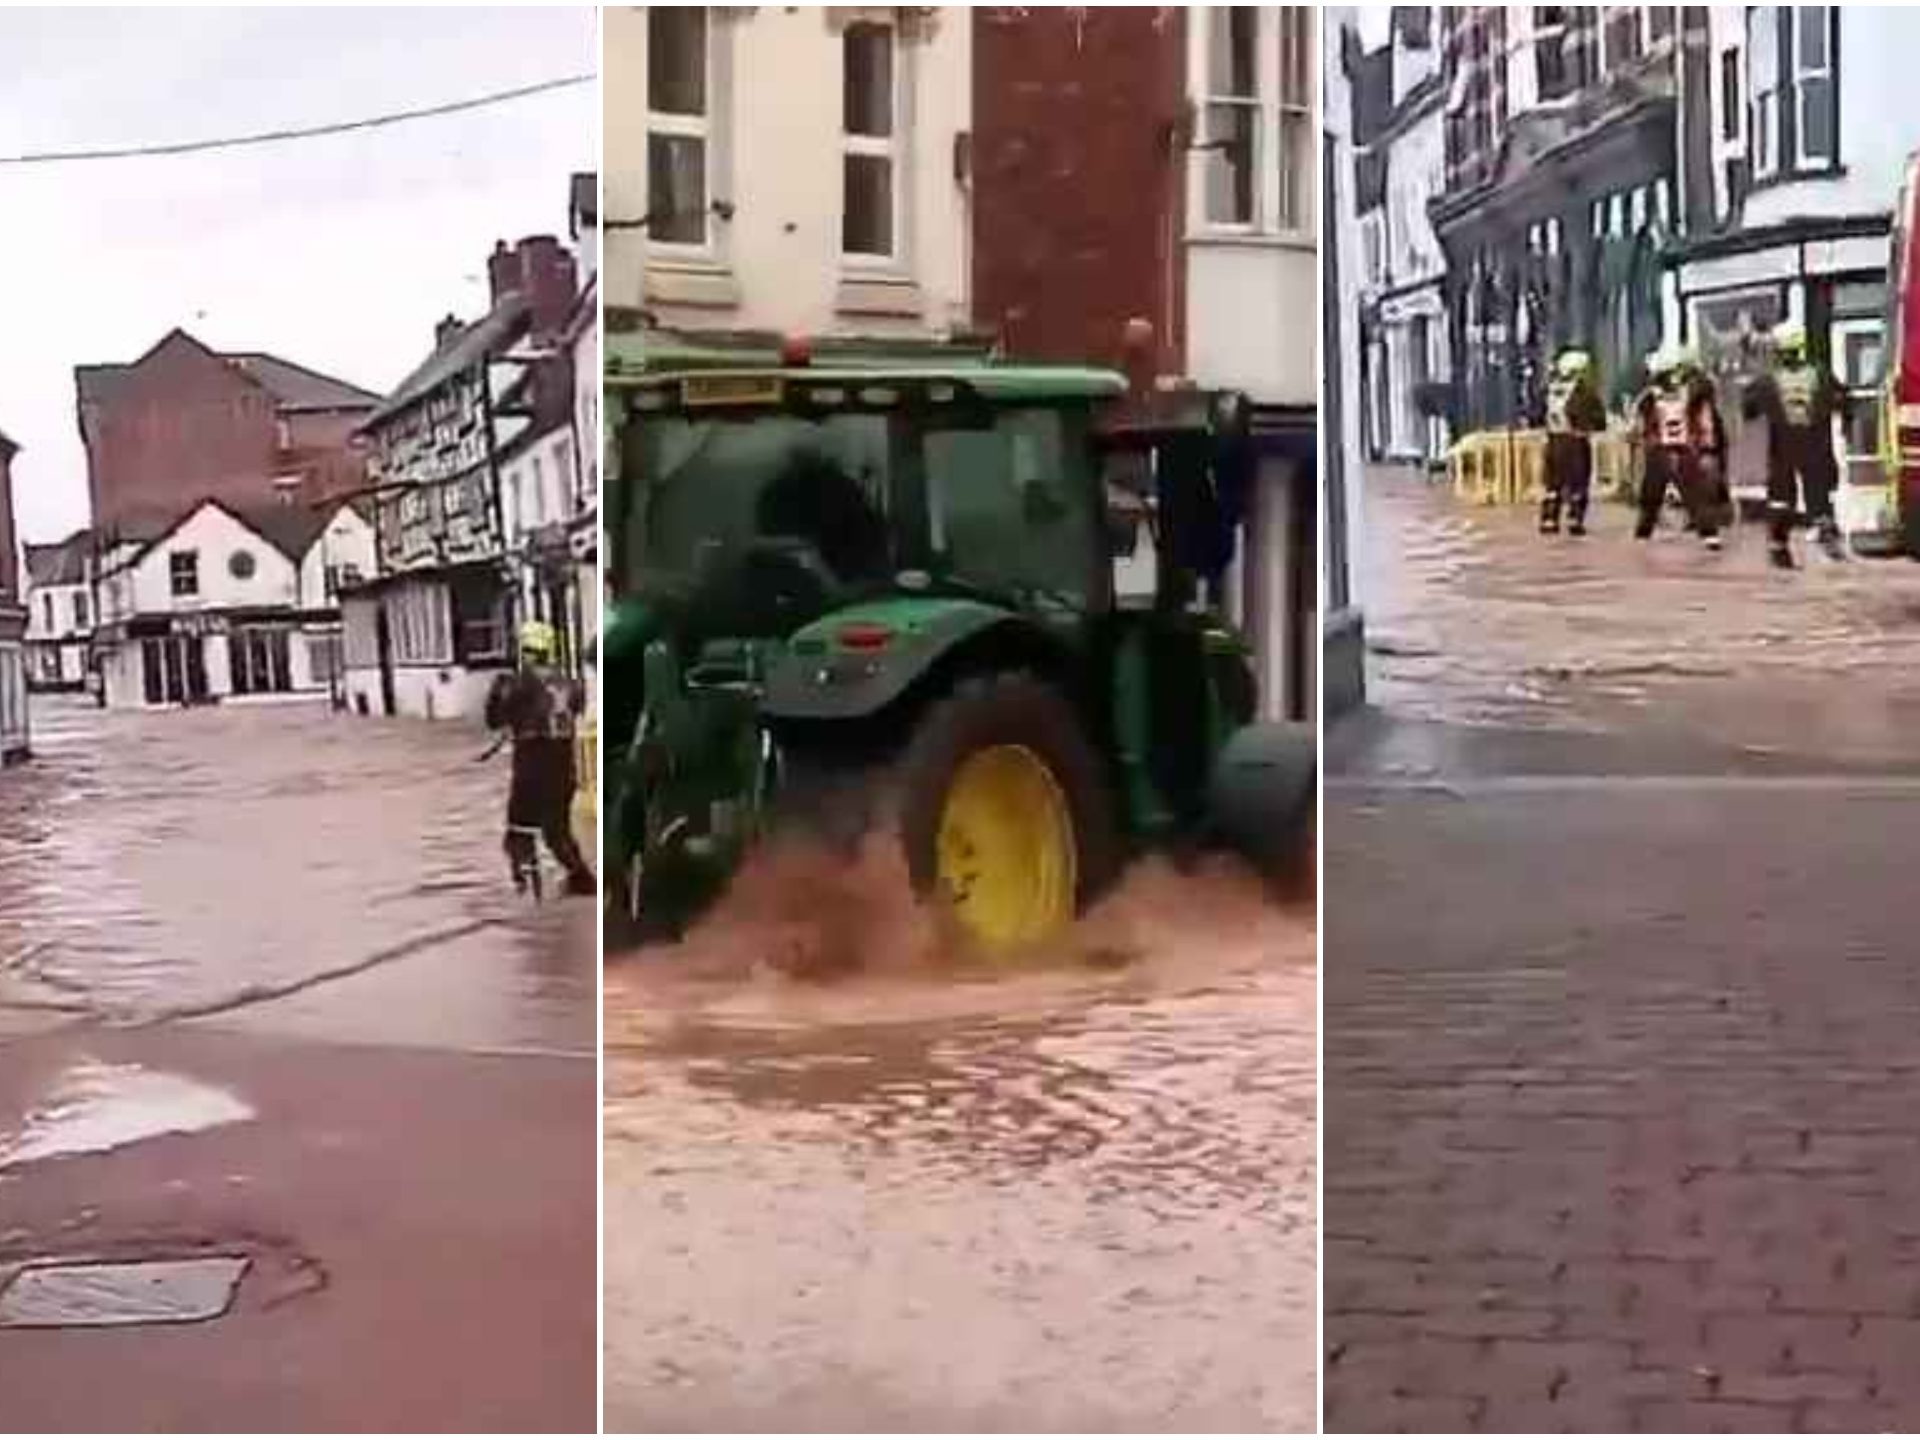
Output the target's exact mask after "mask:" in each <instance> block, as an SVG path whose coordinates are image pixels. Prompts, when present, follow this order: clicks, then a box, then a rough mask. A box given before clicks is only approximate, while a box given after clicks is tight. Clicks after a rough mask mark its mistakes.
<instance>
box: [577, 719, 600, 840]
mask: <svg viewBox="0 0 1920 1440" xmlns="http://www.w3.org/2000/svg"><path fill="white" fill-rule="evenodd" d="M573 743H574V749H575V751H576V752H577V753H576V755H575V757H574V758H575V761H576V769H577V772H578V773H577V777H576V778H577V782H578V790H579V793H578V794H577V795H575V796H574V801H573V804H574V815H575V817H576V819H577V820H578V822H579V823H580V824H582V825H584V826H586V827H587V829H588V830H589V831H591V830H592V829H593V828H594V823H595V816H596V815H597V814H598V813H599V803H600V782H599V776H598V774H597V773H596V769H597V765H598V762H599V758H600V730H599V727H598V725H596V724H595V723H594V722H593V721H592V720H589V721H587V723H586V724H585V725H582V726H581V727H580V733H579V734H578V735H577V736H575V737H574V742H573Z"/></svg>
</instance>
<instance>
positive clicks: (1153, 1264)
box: [604, 855, 1317, 1431]
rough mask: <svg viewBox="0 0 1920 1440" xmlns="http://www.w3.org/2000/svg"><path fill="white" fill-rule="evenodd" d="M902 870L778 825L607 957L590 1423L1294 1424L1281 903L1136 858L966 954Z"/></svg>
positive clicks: (1300, 1348) (1299, 941) (1299, 1049)
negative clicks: (1071, 909)
mask: <svg viewBox="0 0 1920 1440" xmlns="http://www.w3.org/2000/svg"><path fill="white" fill-rule="evenodd" d="M905 897H906V888H905V885H904V881H903V879H902V878H901V877H900V876H898V875H897V874H895V873H892V872H891V868H890V867H889V866H888V865H887V864H886V862H885V861H884V859H878V858H875V857H874V856H871V855H869V856H868V857H866V858H865V859H863V861H862V862H861V863H860V864H859V865H857V866H855V867H853V868H852V869H835V868H833V867H830V866H828V865H825V864H823V863H822V862H819V861H817V860H814V859H811V858H809V857H806V856H801V855H785V856H774V857H770V858H769V859H768V860H767V861H766V862H764V863H763V864H761V865H759V866H757V867H756V868H755V870H754V871H752V872H750V873H749V874H748V875H747V876H745V877H743V880H742V883H741V885H740V886H739V887H737V889H736V891H735V894H734V895H733V896H732V897H730V900H729V903H728V904H727V905H725V906H723V908H722V911H721V913H720V914H719V915H717V916H716V917H715V918H714V920H713V921H711V922H710V923H709V924H708V925H706V926H704V927H702V929H701V930H700V931H698V932H697V933H696V934H694V935H693V936H691V937H689V940H688V942H687V943H686V944H685V945H683V946H679V947H673V948H665V949H651V950H646V951H642V952H639V953H637V954H635V955H631V956H628V957H626V958H624V959H621V960H617V961H616V962H615V964H614V965H613V967H612V968H611V969H610V972H609V978H608V989H607V996H606V1006H607V1024H606V1037H607V1047H608V1048H607V1075H606V1084H607V1101H606V1129H607V1147H606V1172H605V1183H606V1207H605V1224H606V1312H605V1314H606V1321H605V1332H604V1334H605V1347H606V1361H607V1369H606V1385H607V1389H606V1397H607V1399H606V1405H607V1409H606V1419H607V1424H608V1427H609V1428H610V1429H658V1430H680V1431H690V1430H701V1429H753V1430H766V1429H800V1430H857V1431H861V1430H864V1431H871V1430H950V1429H981V1430H1012V1429H1018V1430H1036V1429H1037V1430H1116V1429H1128V1430H1175V1429H1183V1430H1219V1429H1231V1430H1306V1429H1311V1428H1313V1425H1314V1418H1315V1345H1316V1339H1315V1337H1316V1324H1317V1297H1316V1288H1315V1225H1314V1213H1315V1193H1316V1177H1315V1168H1314V1154H1315V1115H1316V1108H1315V1098H1314V1083H1315V1082H1314V1071H1315V1060H1314V1056H1315V983H1314V969H1313V965H1314V961H1313V955H1314V927H1313V921H1312V916H1311V911H1310V910H1309V909H1306V908H1299V907H1294V906H1291V905H1281V904H1278V903H1276V902H1275V901H1274V900H1273V899H1272V898H1271V897H1270V896H1269V895H1268V894H1267V893H1265V892H1264V891H1263V890H1262V889H1261V887H1260V886H1259V885H1257V884H1256V883H1254V882H1253V881H1252V880H1250V879H1249V878H1248V877H1246V876H1244V875H1241V874H1238V873H1235V872H1233V871H1232V870H1229V869H1217V870H1210V871H1203V872H1200V873H1196V874H1191V875H1183V874H1179V873H1176V872H1175V871H1173V870H1172V869H1170V868H1167V867H1163V866H1159V865H1152V864H1149V865H1145V866H1142V867H1139V868H1137V869H1136V871H1135V872H1134V873H1133V874H1132V876H1131V877H1130V878H1129V879H1128V880H1127V881H1126V882H1124V883H1123V885H1122V886H1121V887H1120V889H1119V891H1118V892H1117V893H1116V894H1115V895H1114V896H1113V897H1112V898H1111V899H1110V900H1109V901H1108V902H1107V903H1106V904H1105V905H1103V906H1102V907H1101V908H1100V909H1099V910H1098V911H1096V912H1095V913H1094V914H1093V915H1092V916H1090V917H1088V919H1087V920H1086V921H1084V922H1083V923H1082V925H1081V926H1080V927H1079V928H1078V929H1077V930H1076V932H1075V933H1074V934H1073V936H1072V937H1071V938H1070V939H1069V940H1068V941H1067V942H1066V943H1065V944H1064V945H1062V946H1060V947H1058V948H1057V949H1056V950H1054V951H1053V952H1051V953H1048V954H1042V955H1033V956H1028V957H1024V958H1023V959H1022V961H1021V962H1020V963H1019V964H1018V965H1017V966H1003V967H1000V968H997V969H983V968H980V967H977V966H968V965H966V964H963V963H960V962H958V961H956V960H955V959H954V957H953V956H952V954H951V949H950V947H949V946H948V945H946V944H945V942H944V940H943V937H941V935H940V934H939V933H938V930H937V929H936V927H933V926H932V925H930V924H928V923H927V922H926V920H925V919H924V917H923V916H922V915H921V914H920V912H918V911H917V910H915V908H914V907H913V906H912V905H911V903H910V902H909V901H908V900H907V899H906V898H905ZM802 974H804V975H808V976H813V977H820V976H828V977H830V978H824V979H823V978H811V979H799V978H796V976H797V975H802Z"/></svg>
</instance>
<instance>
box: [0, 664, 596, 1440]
mask: <svg viewBox="0 0 1920 1440" xmlns="http://www.w3.org/2000/svg"><path fill="white" fill-rule="evenodd" d="M33 720H34V741H35V754H34V758H33V759H32V761H31V762H29V763H28V764H26V765H24V766H21V767H19V768H16V769H12V770H8V771H6V772H4V773H0V1373H5V1374H6V1375H7V1376H8V1377H9V1381H8V1386H7V1400H6V1404H5V1414H6V1418H7V1420H8V1421H9V1422H11V1423H15V1424H19V1425H23V1426H25V1427H26V1428H47V1427H53V1428H62V1429H67V1428H76V1427H77V1428H97V1429H110V1430H119V1429H128V1428H148V1427H153V1426H158V1427H160V1428H179V1429H208V1428H216V1429H231V1428H234V1427H236V1426H238V1427H241V1428H275V1427H277V1426H284V1425H285V1424H286V1423H288V1421H289V1419H292V1420H293V1421H294V1422H295V1423H297V1424H298V1425H299V1426H300V1427H301V1428H314V1429H337V1428H365V1427H367V1426H372V1427H373V1428H383V1429H390V1428H399V1429H407V1428H417V1427H425V1428H435V1429H439V1428H447V1427H448V1426H450V1425H451V1426H452V1427H453V1428H469V1427H479V1428H489V1429H492V1428H501V1427H507V1428H511V1427H513V1426H515V1425H519V1426H523V1427H528V1428H534V1429H542V1430H545V1429H580V1428H591V1425H592V1421H593V1406H592V1403H591V1402H592V1387H593V1372H594V1324H595V1304H594V1237H593V1217H594V1210H595V1204H594V1186H595V1173H594V1169H595V1166H594V1153H595V1133H594V1124H595V1111H596V1104H595V1063H594V1053H595V1031H596V1011H595V1005H596V998H597V995H596V992H597V977H598V969H599V967H598V963H597V957H596V953H595V931H596V923H597V918H598V916H597V907H596V906H595V905H594V904H593V902H592V901H577V900H576V901H552V902H549V903H548V904H546V905H544V906H540V907H535V906H534V905H532V904H531V902H529V901H527V900H525V899H522V898H520V897H518V896H516V895H515V894H514V893H513V891H512V888H511V886H510V884H509V883H508V881H507V877H506V874H505V870H506V866H505V863H504V861H503V859H502V857H501V854H500V849H499V834H500V831H499V826H500V819H501V813H502V807H503V801H504V791H505V784H506V764H507V762H506V757H505V756H504V755H502V756H500V757H497V758H496V759H495V760H493V761H491V762H488V763H486V764H481V763H476V760H475V757H476V756H478V755H479V754H480V753H481V752H482V750H483V749H484V747H485V745H486V737H485V736H484V735H483V734H482V733H481V732H480V731H479V730H478V729H477V728H475V727H471V726H465V725H459V724H440V725H430V724H425V723H422V722H417V721H376V720H366V719H357V718H352V717H349V716H345V715H336V714H334V713H332V712H331V711H329V710H327V709H326V708H325V707H323V706H319V705H295V706H276V707H257V708H249V707H246V706H238V705H228V706H221V707H218V708H214V709H204V710H195V711H173V712H164V713H132V714H130V713H124V712H103V711H101V710H98V709H96V708H94V707H92V706H91V705H90V704H87V703H85V702H75V701H72V700H66V699H62V698H58V697H36V701H35V706H34V711H33ZM477 1177H487V1183H485V1184H483V1185H480V1184H476V1183H475V1181H476V1178H477ZM103 1262H114V1263H115V1264H124V1265H125V1266H126V1267H128V1269H127V1270H126V1271H125V1273H126V1274H127V1275H130V1276H132V1277H134V1278H133V1279H132V1280H129V1281H125V1282H122V1281H120V1280H118V1279H116V1278H115V1277H116V1276H118V1275H120V1274H121V1273H122V1272H120V1271H117V1270H113V1269H112V1268H111V1267H109V1268H108V1269H107V1270H106V1271H105V1272H104V1274H105V1277H106V1278H105V1279H100V1280H96V1279H95V1278H93V1275H94V1272H93V1271H91V1270H89V1269H88V1268H87V1267H88V1266H95V1265H99V1264H101V1263H103ZM216 1262H218V1264H219V1265H220V1266H224V1267H226V1268H225V1269H224V1270H221V1271H220V1272H219V1273H221V1274H225V1275H228V1276H229V1280H230V1289H231V1294H230V1295H229V1294H228V1293H227V1291H226V1290H225V1289H223V1290H221V1291H220V1292H219V1293H218V1303H212V1302H207V1303H205V1304H202V1305H200V1307H199V1308H198V1309H195V1310H194V1311H193V1313H192V1314H191V1316H190V1319H191V1321H192V1323H169V1324H161V1323H157V1321H159V1320H163V1319H165V1318H166V1316H165V1313H164V1311H165V1306H164V1305H160V1304H159V1301H158V1300H157V1299H156V1298H155V1296H156V1295H158V1294H159V1293H160V1292H157V1291H156V1292H155V1295H149V1294H148V1292H147V1291H146V1290H144V1289H143V1288H142V1285H143V1284H144V1282H143V1281H141V1280H140V1279H139V1277H140V1276H142V1275H144V1274H147V1273H149V1271H150V1273H152V1274H153V1275H155V1276H156V1277H159V1278H157V1279H156V1280H155V1281H154V1284H155V1285H157V1286H161V1287H163V1288H164V1285H165V1284H167V1283H170V1282H167V1281H166V1279H165V1277H166V1276H168V1275H171V1274H173V1273H175V1271H181V1273H184V1274H185V1275H187V1276H188V1277H189V1281H191V1280H192V1277H193V1276H195V1275H199V1274H201V1273H202V1271H203V1269H204V1267H206V1266H214V1265H215V1263H216ZM196 1266H199V1267H202V1268H201V1269H196V1268H195V1267H196ZM182 1267H184V1269H182ZM68 1277H72V1278H71V1279H69V1278H68ZM233 1277H237V1278H233ZM194 1283H200V1284H201V1289H202V1290H203V1291H204V1289H205V1286H204V1283H203V1282H194ZM189 1288H190V1289H191V1284H190V1285H189ZM68 1291H71V1292H72V1293H73V1294H74V1295H76V1296H78V1297H79V1298H78V1300H77V1301H75V1302H74V1305H75V1308H74V1309H73V1311H72V1314H71V1316H70V1318H61V1317H62V1316H63V1315H66V1314H67V1313H68V1312H67V1311H65V1310H63V1309H62V1308H61V1304H62V1303H65V1302H61V1303H56V1297H58V1296H60V1295H61V1294H64V1293H67V1292H68ZM509 1291H511V1293H513V1294H515V1295H516V1297H517V1298H518V1301H519V1304H518V1305H517V1306H516V1307H502V1306H500V1305H498V1303H497V1300H498V1297H499V1296H500V1295H501V1294H503V1293H508V1292H509ZM202 1298H203V1299H204V1296H202ZM156 1307H158V1308H156ZM449 1313H455V1314H459V1315H462V1316H463V1317H464V1318H463V1320H462V1322H461V1323H460V1324H458V1325H456V1326H451V1327H450V1326H448V1325H447V1323H446V1317H447V1315H448V1314H449ZM102 1366H107V1367H109V1368H111V1369H112V1371H113V1373H114V1374H115V1376H116V1384H115V1385H114V1386H111V1387H102V1386H100V1385H99V1384H98V1383H97V1381H98V1375H99V1373H100V1371H101V1368H102ZM476 1373H477V1374H479V1375H483V1376H484V1377H485V1380H484V1382H476V1379H475V1376H476ZM29 1376H30V1377H32V1379H31V1380H25V1379H23V1378H22V1377H29ZM450 1396H452V1397H460V1398H457V1399H453V1400H450V1399H449V1397H450Z"/></svg>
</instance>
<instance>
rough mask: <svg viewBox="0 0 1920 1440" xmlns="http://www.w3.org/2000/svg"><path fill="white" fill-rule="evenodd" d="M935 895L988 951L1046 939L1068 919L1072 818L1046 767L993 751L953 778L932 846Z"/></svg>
mask: <svg viewBox="0 0 1920 1440" xmlns="http://www.w3.org/2000/svg"><path fill="white" fill-rule="evenodd" d="M936 846H937V852H938V860H939V867H940V870H939V881H940V890H941V893H942V894H943V895H944V896H945V898H946V901H947V903H948V905H949V906H951V907H952V910H953V913H954V915H955V916H956V917H957V918H958V919H959V921H960V923H961V925H962V926H963V927H964V928H965V929H966V931H967V933H968V934H970V935H971V936H973V938H974V939H976V940H978V941H980V942H981V943H982V944H984V945H986V946H988V947H989V948H991V949H997V950H1001V949H1006V948H1008V947H1010V946H1015V945H1023V944H1030V943H1032V942H1034V941H1036V940H1044V939H1045V938H1046V937H1047V936H1049V935H1051V934H1053V933H1054V932H1055V931H1056V930H1059V929H1060V928H1061V927H1062V926H1064V925H1066V924H1067V923H1068V922H1069V921H1071V920H1072V919H1073V908H1074V893H1075V891H1076V889H1077V888H1078V874H1079V854H1078V847H1077V846H1076V844H1075V840H1074V832H1073V812H1072V810H1071V809H1070V808H1069V807H1068V805H1067V797H1066V795H1065V794H1064V793H1063V792H1062V791H1061V789H1060V785H1059V782H1058V781H1056V780H1055V779H1054V778H1053V771H1052V770H1051V769H1050V768H1049V767H1048V765H1047V762H1046V761H1044V760H1042V759H1041V758H1040V757H1039V756H1038V755H1036V754H1035V753H1034V752H1033V751H1031V750H1029V749H1027V748H1026V747H1025V746H1024V745H996V746H993V747H991V748H990V749H986V750H981V751H978V752H976V753H975V754H973V755H970V756H968V757H967V759H966V760H965V761H963V762H962V763H961V765H960V768H959V769H958V770H957V771H955V772H954V777H953V783H952V785H951V786H950V787H949V788H948V790H947V800H946V805H945V806H944V807H943V809H942V810H941V814H940V830H939V835H938V838H937V841H936Z"/></svg>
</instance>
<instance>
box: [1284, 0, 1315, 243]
mask: <svg viewBox="0 0 1920 1440" xmlns="http://www.w3.org/2000/svg"><path fill="white" fill-rule="evenodd" d="M1279 160H1280V213H1279V222H1280V228H1281V229H1282V230H1306V229H1308V228H1310V227H1311V226H1312V224H1313V10H1312V7H1310V6H1306V5H1283V6H1281V7H1280V147H1279Z"/></svg>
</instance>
